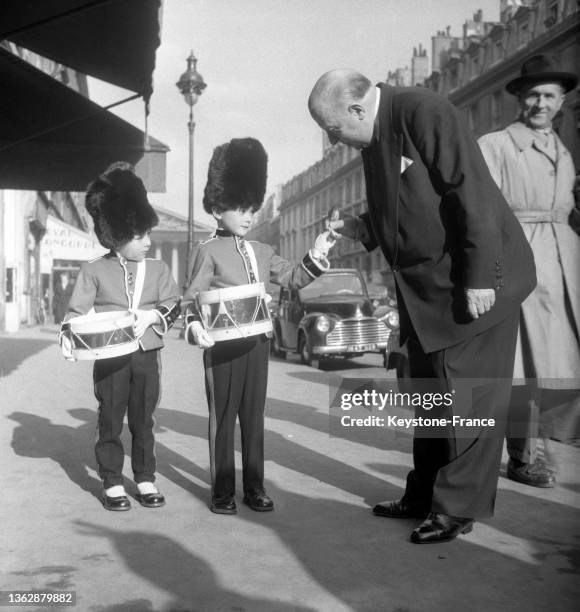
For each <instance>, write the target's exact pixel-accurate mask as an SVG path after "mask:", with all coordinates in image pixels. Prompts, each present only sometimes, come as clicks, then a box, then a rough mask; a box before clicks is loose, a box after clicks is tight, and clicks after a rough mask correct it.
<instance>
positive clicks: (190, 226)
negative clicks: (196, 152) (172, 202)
mask: <svg viewBox="0 0 580 612" xmlns="http://www.w3.org/2000/svg"><path fill="white" fill-rule="evenodd" d="M176 85H177V87H178V89H179V91H180V93H181V94H182V95H183V98H184V99H185V102H186V104H187V105H188V106H189V121H188V122H187V128H188V130H189V217H188V223H187V260H186V270H185V279H184V285H185V286H184V292H185V289H186V288H187V274H188V272H189V269H188V267H189V265H190V264H191V252H192V250H193V242H194V229H195V226H194V214H193V132H194V130H195V122H194V121H193V106H194V104H195V103H196V102H197V99H198V98H199V96H200V95H201V93H202V91H203V90H204V89H205V88H206V87H207V84H206V83H205V82H204V80H203V77H202V76H201V74H199V72H198V71H197V58H196V57H195V55H193V51H192V52H191V53H190V54H189V57H188V58H187V70H186V71H185V72H184V73H183V74H182V75H181V77H179V81H177V83H176Z"/></svg>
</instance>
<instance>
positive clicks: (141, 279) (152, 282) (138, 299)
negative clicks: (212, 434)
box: [61, 162, 180, 511]
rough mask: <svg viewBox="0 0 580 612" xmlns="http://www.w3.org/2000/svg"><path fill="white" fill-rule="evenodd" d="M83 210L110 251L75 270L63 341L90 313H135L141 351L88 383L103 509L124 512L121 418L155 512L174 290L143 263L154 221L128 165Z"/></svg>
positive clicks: (161, 273) (157, 267)
mask: <svg viewBox="0 0 580 612" xmlns="http://www.w3.org/2000/svg"><path fill="white" fill-rule="evenodd" d="M86 208H87V211H88V212H89V213H90V215H91V217H92V218H93V221H94V229H95V233H96V235H97V238H98V239H99V242H100V243H101V244H102V245H103V246H104V247H105V248H109V249H110V252H109V253H108V254H107V255H104V256H102V257H99V258H98V259H95V260H93V261H90V262H85V263H83V264H82V265H81V269H80V272H79V275H78V278H77V281H76V284H75V287H74V290H73V293H72V296H71V298H70V302H69V305H68V313H67V316H66V318H65V322H64V323H63V330H62V332H61V339H62V338H66V328H67V321H70V319H71V318H73V317H75V316H78V315H84V314H87V313H88V312H89V311H91V310H92V309H94V311H95V312H97V313H98V312H106V311H118V310H125V311H126V310H130V311H132V312H133V313H134V315H135V326H134V329H135V337H136V338H138V339H139V347H140V348H139V350H138V351H136V352H134V353H131V354H129V355H123V356H117V357H112V358H109V359H101V360H97V361H95V365H94V370H93V379H94V389H95V395H96V398H97V400H98V402H99V409H98V439H97V442H96V445H95V454H96V458H97V465H98V473H99V476H100V478H101V479H102V481H103V488H104V495H103V505H104V507H105V508H106V509H107V510H115V511H123V510H129V509H130V507H131V504H130V502H129V499H128V497H127V494H126V492H125V488H124V486H123V473H122V471H123V459H124V451H123V445H122V443H121V440H120V435H121V431H122V429H123V419H124V416H125V412H127V418H128V423H129V429H130V431H131V434H132V450H131V466H132V469H133V474H134V479H135V482H136V483H137V489H138V493H137V495H136V499H137V501H138V502H139V503H140V504H141V505H142V506H145V507H146V508H156V507H159V506H163V505H164V504H165V498H164V496H163V495H162V494H161V493H160V492H159V491H158V490H157V488H156V487H155V485H154V482H155V469H156V462H155V453H154V444H155V440H154V435H153V425H154V420H153V413H154V411H155V408H156V407H157V404H158V401H159V395H160V374H161V360H160V352H159V349H161V348H162V347H163V339H162V336H163V335H164V334H165V333H166V332H167V330H168V329H169V328H170V327H171V325H172V324H173V322H174V321H175V319H176V317H177V316H178V314H179V310H180V309H179V290H178V288H177V285H176V283H175V281H174V280H173V278H172V276H171V272H170V271H169V268H168V266H167V265H166V264H165V263H164V262H163V261H159V260H156V259H147V258H146V253H147V251H148V249H149V248H150V246H151V238H150V233H151V228H153V227H154V226H155V225H157V223H158V221H159V220H158V218H157V214H156V213H155V210H154V209H153V207H152V206H151V204H149V202H148V200H147V192H146V191H145V187H144V185H143V183H142V182H141V180H140V179H139V178H138V177H137V176H135V174H134V173H133V170H132V167H131V166H130V164H126V163H124V162H117V163H116V164H113V165H112V166H110V167H109V168H107V170H105V172H104V173H103V174H102V175H101V176H99V177H98V178H97V179H96V180H95V181H93V182H92V183H91V184H90V185H89V187H88V189H87V194H86ZM62 349H63V353H64V354H65V356H66V357H68V358H71V357H72V354H71V353H70V350H69V349H68V348H67V343H66V342H62Z"/></svg>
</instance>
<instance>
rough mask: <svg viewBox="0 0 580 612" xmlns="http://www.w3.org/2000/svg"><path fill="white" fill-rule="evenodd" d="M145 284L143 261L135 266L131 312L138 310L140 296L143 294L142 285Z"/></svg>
mask: <svg viewBox="0 0 580 612" xmlns="http://www.w3.org/2000/svg"><path fill="white" fill-rule="evenodd" d="M144 284H145V260H143V261H140V262H139V263H138V264H137V276H136V277H135V293H133V302H132V303H131V308H132V309H133V310H135V309H137V308H139V302H140V301H141V295H142V293H143V285H144Z"/></svg>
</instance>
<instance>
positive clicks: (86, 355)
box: [61, 310, 139, 360]
mask: <svg viewBox="0 0 580 612" xmlns="http://www.w3.org/2000/svg"><path fill="white" fill-rule="evenodd" d="M134 323H135V316H134V315H133V314H132V313H130V312H127V311H116V310H115V311H110V312H97V313H91V314H88V315H82V316H80V317H75V318H74V319H70V321H67V322H66V323H64V324H63V330H62V332H61V343H62V344H63V345H64V344H70V346H67V348H69V349H70V352H71V353H72V356H73V358H74V359H82V360H87V359H109V358H110V357H119V356H121V355H128V354H129V353H134V352H135V351H137V350H139V341H138V340H137V339H136V338H135V330H134V328H133V325H134ZM63 348H64V347H63Z"/></svg>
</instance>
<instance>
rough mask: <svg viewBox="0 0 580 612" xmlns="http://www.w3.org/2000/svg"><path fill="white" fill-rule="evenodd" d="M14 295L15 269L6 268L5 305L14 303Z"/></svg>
mask: <svg viewBox="0 0 580 612" xmlns="http://www.w3.org/2000/svg"><path fill="white" fill-rule="evenodd" d="M15 293H16V268H6V303H7V304H9V303H11V302H14V298H15V295H14V294H15Z"/></svg>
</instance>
